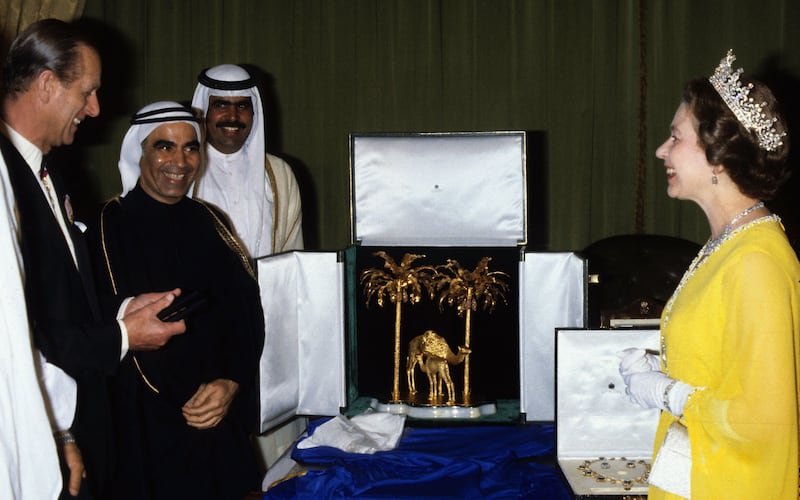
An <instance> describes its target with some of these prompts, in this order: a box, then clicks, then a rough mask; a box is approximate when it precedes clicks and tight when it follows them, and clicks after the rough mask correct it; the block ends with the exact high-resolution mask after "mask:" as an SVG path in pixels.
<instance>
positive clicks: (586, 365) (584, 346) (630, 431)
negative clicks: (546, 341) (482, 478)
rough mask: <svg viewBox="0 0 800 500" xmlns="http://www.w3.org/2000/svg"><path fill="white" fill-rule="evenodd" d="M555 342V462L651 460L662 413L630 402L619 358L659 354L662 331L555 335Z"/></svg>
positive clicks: (563, 331) (559, 331)
mask: <svg viewBox="0 0 800 500" xmlns="http://www.w3.org/2000/svg"><path fill="white" fill-rule="evenodd" d="M556 336H557V340H556V386H557V389H556V455H557V457H558V458H559V459H562V458H582V457H598V456H601V457H615V456H616V457H620V456H625V457H629V458H633V457H646V458H650V456H651V454H652V451H653V440H654V439H655V431H656V427H657V425H658V417H659V413H660V412H659V410H658V409H652V408H651V409H643V408H641V407H639V406H637V405H635V404H634V403H631V402H630V400H629V399H628V396H627V395H626V394H625V382H624V381H623V380H622V376H621V375H620V373H619V357H618V356H617V353H619V352H620V351H622V350H624V349H626V348H628V347H639V348H644V349H651V350H653V351H657V349H658V345H659V331H658V330H633V329H631V330H628V329H625V330H571V329H557V332H556Z"/></svg>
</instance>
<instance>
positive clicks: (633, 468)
mask: <svg viewBox="0 0 800 500" xmlns="http://www.w3.org/2000/svg"><path fill="white" fill-rule="evenodd" d="M578 470H579V471H581V473H582V474H583V475H584V476H586V477H591V478H594V480H595V481H596V482H598V483H611V484H617V485H621V486H622V489H623V490H625V491H630V490H631V489H632V488H633V486H634V485H637V484H647V478H648V477H649V476H650V464H648V463H647V462H645V461H644V460H629V459H627V458H625V457H620V458H605V457H600V458H598V459H596V460H585V461H584V462H583V463H582V464H581V465H579V466H578Z"/></svg>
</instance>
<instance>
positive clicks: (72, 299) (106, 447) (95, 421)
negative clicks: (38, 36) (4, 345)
mask: <svg viewBox="0 0 800 500" xmlns="http://www.w3.org/2000/svg"><path fill="white" fill-rule="evenodd" d="M0 149H1V150H2V154H3V157H4V158H5V162H6V165H7V167H8V173H9V177H10V180H11V185H12V187H13V189H14V196H15V198H16V205H17V213H18V216H19V224H20V248H21V251H22V256H23V260H24V263H25V296H26V301H27V305H28V314H29V317H30V321H31V328H32V331H33V339H34V343H35V345H36V347H38V348H39V349H40V350H41V351H42V353H43V354H44V356H45V357H46V358H47V360H48V361H49V362H50V363H53V364H55V365H56V366H59V367H60V368H62V369H63V370H64V371H65V372H67V373H68V374H69V375H70V376H72V377H73V378H74V379H75V381H76V382H77V384H78V407H77V411H76V415H75V421H74V423H73V427H72V430H73V433H74V434H75V438H76V440H77V442H78V445H79V447H80V448H81V452H82V454H83V458H84V464H85V465H86V469H87V474H88V481H89V486H90V490H92V491H93V492H94V493H95V497H98V498H103V497H104V493H103V492H104V491H105V490H104V488H105V486H104V484H105V481H107V478H108V473H107V470H108V467H110V466H111V465H112V464H113V461H112V459H113V453H112V450H113V447H112V434H111V421H110V419H111V417H110V415H111V414H110V410H109V399H108V386H107V376H109V375H112V374H113V373H115V371H116V369H117V367H118V365H119V355H120V343H121V339H120V330H119V326H118V324H117V323H116V321H114V320H111V321H105V322H104V321H103V320H102V314H101V311H100V306H99V302H98V297H97V295H96V292H95V288H94V280H93V277H92V273H91V269H92V267H91V264H90V262H89V260H88V251H87V249H86V243H85V241H84V239H83V235H82V234H81V231H80V230H79V229H78V228H77V227H76V226H75V225H74V224H72V223H70V222H69V219H68V218H67V215H66V212H65V210H64V203H65V193H64V188H63V185H62V184H61V182H60V179H59V176H58V171H57V169H55V168H48V170H49V171H50V176H51V180H52V182H53V185H54V186H55V188H56V191H57V192H58V194H59V205H60V208H61V210H62V214H63V215H64V220H65V221H67V226H68V228H69V231H70V233H71V237H72V241H73V244H74V247H75V252H76V257H77V260H78V267H79V269H78V268H76V267H75V263H74V262H73V260H72V256H71V254H70V251H69V247H68V246H67V243H66V241H65V239H64V236H63V233H62V231H61V228H60V227H59V225H58V222H57V221H56V219H55V217H54V216H53V213H52V210H51V209H50V205H49V204H48V202H47V200H46V199H45V196H44V194H43V193H42V190H41V188H40V187H39V184H38V181H37V179H36V177H35V175H34V174H33V172H32V171H31V169H30V167H29V166H28V165H27V163H26V162H25V160H24V159H23V158H22V156H21V155H20V154H19V152H18V151H17V150H16V148H14V146H13V144H12V143H11V142H10V141H9V139H8V138H7V137H5V136H4V135H2V134H0Z"/></svg>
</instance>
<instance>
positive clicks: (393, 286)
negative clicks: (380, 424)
mask: <svg viewBox="0 0 800 500" xmlns="http://www.w3.org/2000/svg"><path fill="white" fill-rule="evenodd" d="M373 255H375V256H378V257H381V258H383V260H384V264H383V267H384V269H380V268H371V269H366V270H364V271H363V272H362V273H361V284H362V285H363V286H364V295H365V296H366V297H367V307H369V303H370V301H371V300H372V297H373V296H374V297H376V300H377V302H378V306H380V307H383V305H384V304H385V303H386V302H387V300H388V302H391V303H392V304H394V306H395V313H394V382H393V385H392V402H399V401H400V324H401V323H400V321H401V306H402V304H403V303H405V302H408V303H410V304H412V305H413V304H416V303H418V302H419V301H420V300H421V299H422V296H423V294H424V293H425V292H426V291H427V292H428V295H429V296H430V298H431V299H433V287H432V278H433V275H434V274H435V273H436V268H434V267H433V266H424V265H423V266H416V267H412V265H411V264H412V263H413V262H414V261H415V260H417V259H421V258H423V257H425V255H418V254H411V253H407V254H405V255H403V260H402V261H401V262H400V264H399V265H398V264H397V263H395V261H394V259H392V257H391V256H390V255H388V254H387V253H386V252H384V251H378V252H375V253H374V254H373Z"/></svg>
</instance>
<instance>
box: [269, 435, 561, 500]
mask: <svg viewBox="0 0 800 500" xmlns="http://www.w3.org/2000/svg"><path fill="white" fill-rule="evenodd" d="M324 422H325V419H321V420H317V421H312V422H311V423H310V424H309V434H313V432H314V430H315V429H316V427H318V426H319V425H320V424H321V423H324ZM554 430H555V429H554V426H553V425H552V424H535V425H518V426H470V427H436V428H424V427H407V428H406V429H405V430H404V432H403V436H402V438H401V439H400V443H399V444H398V446H397V448H396V449H394V450H392V451H387V452H378V453H375V454H374V455H362V454H354V453H345V452H343V451H341V450H338V449H336V448H330V447H323V446H321V447H317V448H310V449H305V450H300V449H297V448H296V447H295V449H294V450H293V452H292V458H293V459H294V460H296V461H298V462H301V463H303V464H304V465H306V466H308V467H309V468H310V469H311V470H309V472H308V473H307V474H306V475H305V476H301V477H296V478H293V479H290V480H287V481H284V482H282V483H280V484H278V485H276V486H274V487H273V488H271V489H270V490H269V491H267V492H266V493H265V494H264V499H265V500H275V499H293V498H303V499H305V498H309V499H310V498H313V499H326V498H359V499H389V498H391V499H414V498H439V499H447V498H453V499H456V498H457V499H473V498H474V499H478V498H488V499H492V498H495V499H496V498H521V499H542V500H559V499H565V500H568V499H569V498H571V496H570V494H569V492H568V489H567V487H566V486H565V485H564V482H563V481H562V479H561V476H560V475H559V472H558V471H557V470H556V466H555V459H554V458H553V457H554V454H555V453H554V442H555V434H554Z"/></svg>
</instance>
